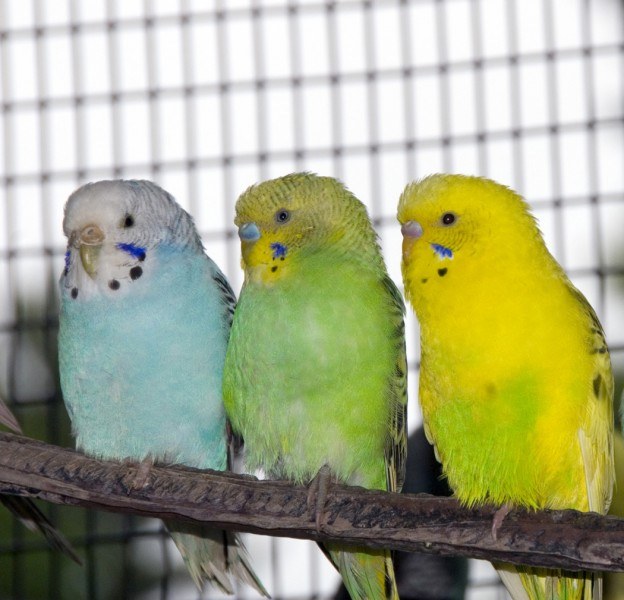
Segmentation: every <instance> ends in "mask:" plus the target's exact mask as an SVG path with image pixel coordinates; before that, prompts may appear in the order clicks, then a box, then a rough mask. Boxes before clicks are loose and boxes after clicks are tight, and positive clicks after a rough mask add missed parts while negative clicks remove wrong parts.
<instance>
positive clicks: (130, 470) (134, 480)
mask: <svg viewBox="0 0 624 600" xmlns="http://www.w3.org/2000/svg"><path fill="white" fill-rule="evenodd" d="M123 464H124V465H125V466H126V469H127V472H126V474H125V475H124V477H123V480H124V483H125V484H126V486H127V487H128V488H129V489H130V490H132V491H138V490H142V489H143V488H144V487H145V486H146V485H147V484H148V483H149V476H150V472H151V470H152V467H153V466H154V459H153V458H151V457H147V458H144V459H143V460H142V461H140V462H137V461H136V460H131V459H126V460H124V461H123Z"/></svg>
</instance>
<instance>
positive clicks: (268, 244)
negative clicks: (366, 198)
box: [234, 173, 382, 284]
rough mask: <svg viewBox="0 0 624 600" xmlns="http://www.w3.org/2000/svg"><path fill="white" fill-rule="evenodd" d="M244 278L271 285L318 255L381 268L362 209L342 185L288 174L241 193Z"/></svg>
mask: <svg viewBox="0 0 624 600" xmlns="http://www.w3.org/2000/svg"><path fill="white" fill-rule="evenodd" d="M234 223H235V224H236V225H237V227H238V235H239V237H240V240H241V250H242V266H243V269H244V270H245V278H246V279H249V280H253V281H257V282H261V283H264V284H271V283H274V282H276V281H278V280H279V279H281V278H282V277H284V275H285V274H287V273H288V272H289V271H290V270H291V269H292V268H293V266H295V265H298V264H301V261H303V260H305V259H306V258H307V257H310V256H314V255H317V254H318V253H319V252H331V253H332V254H333V255H334V256H337V255H341V256H347V255H348V256H351V255H352V256H353V257H354V259H355V260H359V261H362V262H364V263H366V262H368V263H371V265H374V266H375V267H377V268H378V267H379V264H380V263H382V259H381V254H380V251H379V246H378V244H377V236H376V234H375V231H374V230H373V227H372V225H371V223H370V220H369V218H368V214H367V212H366V207H365V206H364V205H363V204H362V203H361V202H360V201H359V200H358V199H357V198H355V196H353V194H351V192H349V191H348V190H347V189H346V188H345V187H344V185H343V184H342V183H340V182H339V181H337V180H336V179H333V178H331V177H319V176H318V175H314V174H312V173H293V174H290V175H286V176H284V177H280V178H278V179H272V180H269V181H265V182H263V183H260V184H258V185H254V186H252V187H250V188H249V189H248V190H246V191H245V192H244V193H243V194H242V195H241V196H240V198H239V199H238V201H237V203H236V218H235V219H234Z"/></svg>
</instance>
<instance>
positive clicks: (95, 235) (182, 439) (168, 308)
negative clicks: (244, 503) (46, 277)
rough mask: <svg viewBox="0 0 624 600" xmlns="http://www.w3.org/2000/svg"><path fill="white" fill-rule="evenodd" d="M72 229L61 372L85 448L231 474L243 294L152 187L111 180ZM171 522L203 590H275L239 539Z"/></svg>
mask: <svg viewBox="0 0 624 600" xmlns="http://www.w3.org/2000/svg"><path fill="white" fill-rule="evenodd" d="M63 229H64V232H65V235H66V236H67V238H68V246H67V253H66V257H65V269H64V272H63V274H62V276H61V281H60V288H61V312H60V323H59V366H60V376H61V386H62V390H63V396H64V400H65V404H66V407H67V410H68V412H69V415H70V418H71V422H72V430H73V432H74V435H75V437H76V444H77V446H78V448H80V449H82V450H83V451H84V452H85V453H87V454H89V455H91V456H94V457H97V458H102V459H117V460H124V459H129V460H133V461H142V462H141V464H142V465H149V463H150V461H161V462H168V463H178V464H184V465H189V466H192V467H196V468H210V469H218V470H224V469H226V467H227V436H226V421H225V412H224V409H223V397H222V390H221V386H222V375H223V363H224V360H225V351H226V346H227V341H228V337H229V330H230V326H231V320H232V315H233V312H234V306H235V296H234V293H233V292H232V290H231V288H230V286H229V284H228V282H227V280H226V279H225V277H224V275H223V274H222V273H221V271H220V270H219V269H218V267H217V266H216V265H215V263H214V262H213V261H212V260H211V259H210V258H208V257H207V256H206V254H205V253H204V251H203V246H202V243H201V241H200V238H199V235H198V234H197V231H196V229H195V225H194V223H193V220H192V218H191V216H190V215H189V214H188V213H187V212H186V211H184V210H183V209H182V208H181V207H180V206H179V205H178V204H177V203H176V202H175V200H174V199H173V197H172V196H171V195H170V194H168V193H167V192H165V191H164V190H163V189H161V188H160V187H158V186H157V185H156V184H154V183H151V182H149V181H100V182H96V183H90V184H87V185H85V186H83V187H81V188H79V189H78V190H77V191H75V192H74V193H73V194H72V195H71V196H70V197H69V199H68V201H67V204H66V206H65V216H64V220H63ZM140 472H141V469H140V468H139V473H140ZM166 525H167V527H168V529H169V531H170V533H171V536H172V538H173V540H174V542H175V543H176V545H177V547H178V549H179V550H180V553H181V554H182V557H183V558H184V561H185V564H186V566H187V568H188V570H189V572H190V574H191V576H192V578H193V580H194V581H195V583H196V584H197V586H198V587H199V588H200V589H201V587H202V584H203V581H209V582H211V583H213V584H215V585H216V586H217V587H218V588H220V589H221V590H223V591H224V592H227V593H233V588H232V582H231V580H230V575H233V576H234V577H236V578H238V579H240V580H242V581H244V582H246V583H248V584H250V585H252V586H253V587H255V588H256V589H257V590H258V591H259V592H261V593H263V594H265V595H266V592H265V591H264V588H263V587H262V584H261V583H260V582H259V580H258V579H257V577H256V576H255V574H254V573H253V571H252V569H251V567H250V565H249V562H248V559H247V556H246V553H245V550H244V548H243V546H242V545H241V542H240V541H239V540H238V538H237V537H236V536H235V535H234V534H231V533H227V532H225V531H219V530H212V529H209V528H206V527H202V526H198V525H194V524H183V523H173V522H171V523H166Z"/></svg>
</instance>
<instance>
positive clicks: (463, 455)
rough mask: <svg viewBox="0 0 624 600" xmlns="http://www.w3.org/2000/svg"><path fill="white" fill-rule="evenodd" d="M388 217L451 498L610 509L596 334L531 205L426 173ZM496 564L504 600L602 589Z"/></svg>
mask: <svg viewBox="0 0 624 600" xmlns="http://www.w3.org/2000/svg"><path fill="white" fill-rule="evenodd" d="M398 219H399V221H400V223H401V225H402V227H401V231H402V233H403V263H402V270H403V279H404V283H405V291H406V295H407V298H408V300H409V301H410V302H411V304H412V306H413V307H414V311H415V312H416V316H417V317H418V320H419V322H420V327H421V348H422V349H421V353H422V356H421V372H420V403H421V407H422V412H423V418H424V422H425V428H426V432H427V436H428V438H429V440H430V441H431V442H432V443H433V444H434V446H435V448H436V451H437V454H438V456H439V459H440V461H441V462H442V464H443V467H444V471H445V473H446V476H447V477H448V480H449V483H450V486H451V488H452V489H453V490H454V491H455V494H456V496H457V497H458V498H459V500H460V501H461V502H462V503H463V504H466V505H468V506H474V505H480V504H483V503H493V504H496V505H501V506H503V511H501V513H500V514H504V511H505V509H508V508H511V507H526V508H530V509H547V508H550V509H566V508H574V509H577V510H581V511H596V512H599V513H606V512H607V509H608V507H609V503H610V501H611V493H612V488H613V481H614V467H613V413H612V405H613V377H612V374H611V365H610V360H609V353H608V350H607V346H606V343H605V338H604V333H603V331H602V327H601V325H600V323H599V321H598V318H597V317H596V314H595V313H594V311H593V310H592V308H591V306H590V305H589V304H588V302H587V301H586V300H585V298H584V297H583V295H582V294H581V293H580V292H579V291H578V290H577V289H576V288H575V287H574V286H573V285H572V283H571V282H570V280H569V279H568V278H567V277H566V275H565V273H564V272H563V269H562V268H561V267H560V266H559V264H558V263H557V262H556V261H555V259H554V258H553V257H552V256H551V254H550V253H549V252H548V250H547V248H546V246H545V244H544V241H543V239H542V236H541V234H540V232H539V229H538V227H537V225H536V222H535V220H534V218H533V216H532V215H531V214H530V212H529V208H528V205H527V204H526V203H525V202H524V200H523V199H522V198H521V197H520V196H519V195H518V194H516V193H515V192H513V191H512V190H510V189H509V188H506V187H504V186H502V185H499V184H497V183H496V182H494V181H490V180H487V179H482V178H477V177H466V176H461V175H432V176H430V177H427V178H425V179H423V180H421V181H419V182H416V183H412V184H410V185H408V186H407V187H406V189H405V190H404V192H403V194H402V196H401V199H400V201H399V210H398ZM498 526H499V524H497V520H495V526H494V530H496V528H497V527H498ZM503 527H504V525H503ZM495 566H496V568H497V570H498V571H499V574H500V576H501V578H502V580H503V582H504V584H505V585H506V587H507V589H508V590H509V592H510V594H511V595H512V597H513V598H514V600H520V599H522V600H527V599H528V600H545V599H548V600H563V599H582V600H589V599H591V598H594V599H595V598H599V597H600V595H601V580H600V576H599V575H598V574H593V573H587V572H585V573H566V572H562V571H552V570H546V569H536V568H529V567H514V566H512V565H507V564H497V565H495Z"/></svg>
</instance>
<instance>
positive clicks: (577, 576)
mask: <svg viewBox="0 0 624 600" xmlns="http://www.w3.org/2000/svg"><path fill="white" fill-rule="evenodd" d="M495 567H496V570H497V571H498V574H499V576H500V578H501V580H502V582H503V583H504V584H505V587H506V588H507V591H508V592H509V594H510V596H511V597H512V598H513V600H601V598H602V576H601V575H600V574H599V573H590V572H586V571H583V572H580V573H572V572H566V571H561V570H549V569H539V568H532V567H515V566H513V565H509V564H503V563H499V564H496V565H495Z"/></svg>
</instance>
